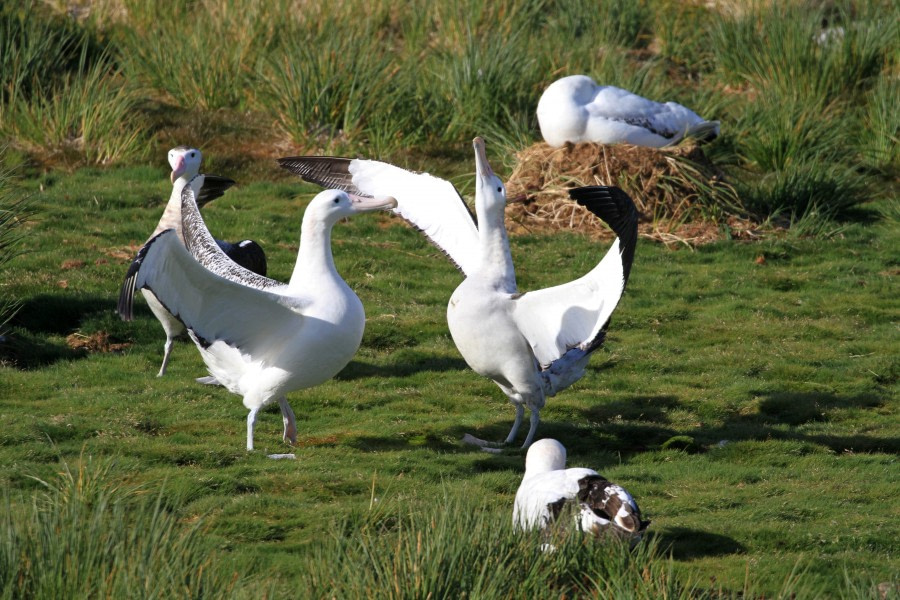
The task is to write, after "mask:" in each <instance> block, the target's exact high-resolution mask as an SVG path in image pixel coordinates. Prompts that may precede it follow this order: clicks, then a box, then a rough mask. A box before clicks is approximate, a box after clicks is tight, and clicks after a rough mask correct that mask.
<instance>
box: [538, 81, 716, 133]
mask: <svg viewBox="0 0 900 600" xmlns="http://www.w3.org/2000/svg"><path fill="white" fill-rule="evenodd" d="M537 118H538V125H539V126H540V128H541V135H543V136H544V141H546V142H547V143H548V144H550V145H551V146H557V147H558V146H562V145H563V144H565V143H566V142H572V143H578V142H596V143H600V144H622V143H626V144H633V145H635V146H649V147H651V148H662V147H663V146H672V145H674V144H677V143H678V142H680V141H681V140H682V139H684V138H685V137H694V138H697V139H700V140H703V141H710V140H712V139H713V138H715V137H716V136H718V135H719V122H718V121H706V120H705V119H703V118H702V117H700V115H698V114H697V113H695V112H694V111H692V110H690V109H689V108H685V107H684V106H682V105H680V104H678V103H675V102H666V103H665V104H662V103H660V102H654V101H653V100H648V99H647V98H644V97H642V96H638V95H637V94H633V93H631V92H629V91H627V90H623V89H622V88H617V87H615V86H611V85H597V84H596V83H594V80H593V79H591V78H590V77H588V76H586V75H570V76H569V77H563V78H562V79H557V80H556V81H554V82H553V83H551V84H550V85H549V86H547V89H546V90H544V93H543V94H542V95H541V99H540V100H539V101H538V106H537Z"/></svg>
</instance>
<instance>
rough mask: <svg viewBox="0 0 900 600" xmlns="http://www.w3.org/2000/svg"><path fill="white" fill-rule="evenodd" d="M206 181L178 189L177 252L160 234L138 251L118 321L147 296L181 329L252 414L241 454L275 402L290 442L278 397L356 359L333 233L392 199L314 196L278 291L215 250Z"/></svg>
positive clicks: (348, 295) (357, 328) (351, 301)
mask: <svg viewBox="0 0 900 600" xmlns="http://www.w3.org/2000/svg"><path fill="white" fill-rule="evenodd" d="M204 178H205V176H204V175H198V176H197V177H195V178H194V179H193V180H192V181H191V182H190V183H189V185H186V186H185V187H184V190H183V191H182V206H181V214H182V219H183V229H182V232H183V234H184V242H185V245H182V244H181V243H180V242H179V240H178V236H177V233H176V232H175V230H173V229H168V230H166V231H164V232H162V233H160V234H159V235H157V236H156V237H154V238H153V239H151V240H150V241H149V242H147V244H145V245H144V247H143V248H141V250H140V252H138V255H137V258H136V259H135V260H134V262H133V263H132V264H131V268H129V270H128V274H127V275H126V277H125V281H124V283H123V284H122V291H121V294H120V296H119V307H118V309H119V314H121V315H122V317H123V318H125V319H126V320H128V319H130V317H131V315H132V309H133V298H134V291H135V289H145V288H146V289H149V290H151V291H152V292H153V293H154V294H155V295H156V297H157V298H158V299H159V301H160V302H161V303H162V304H163V306H165V307H166V309H167V310H168V311H169V312H170V313H171V314H173V315H175V316H176V317H177V318H178V319H179V320H180V321H181V322H182V323H184V325H185V327H186V328H187V330H188V334H189V335H190V336H191V339H193V340H194V343H195V344H196V345H197V348H198V350H199V351H200V355H201V356H202V357H203V361H204V362H205V363H206V366H207V368H208V369H209V372H210V374H212V376H213V377H215V378H216V380H217V381H219V382H220V383H221V384H222V385H223V386H225V388H227V389H228V391H230V392H232V393H234V394H238V395H240V396H242V397H243V402H244V406H245V407H247V409H248V410H249V411H250V413H249V414H248V415H247V450H252V449H253V430H254V428H255V425H256V419H257V413H258V412H259V410H260V409H261V408H262V407H264V406H266V405H267V404H269V403H271V402H273V401H277V402H278V403H279V405H280V407H281V412H282V417H283V421H284V435H283V439H284V440H285V441H286V442H289V443H291V444H294V443H296V440H297V427H296V423H295V418H294V413H293V411H292V410H291V407H290V405H289V404H288V402H287V398H286V394H287V393H289V392H291V391H294V390H298V389H303V388H309V387H313V386H316V385H319V384H320V383H323V382H325V381H327V380H328V379H331V378H332V377H334V375H336V374H337V373H338V372H339V371H340V370H341V369H343V368H344V367H345V366H346V365H347V363H348V362H350V359H351V358H352V357H353V355H354V354H356V350H357V349H358V348H359V344H360V342H361V341H362V336H363V329H364V327H365V312H364V311H363V305H362V302H360V300H359V298H358V297H357V295H356V294H355V293H354V292H353V290H351V289H350V286H348V285H347V283H346V282H345V281H344V280H343V279H342V278H341V276H340V275H339V274H338V272H337V270H336V269H335V266H334V259H333V257H332V254H331V229H332V227H333V226H334V224H335V223H337V222H338V221H339V220H340V219H342V218H344V217H350V216H353V215H355V214H358V213H361V212H367V211H371V210H378V209H388V208H392V207H394V206H396V201H395V200H394V199H393V198H384V197H382V198H360V197H358V196H353V195H350V194H347V193H346V192H343V191H340V190H327V191H324V192H321V193H320V194H318V195H317V196H316V197H315V198H313V199H312V200H311V201H310V203H309V205H308V206H307V207H306V211H305V212H304V214H303V223H302V225H301V229H300V231H301V240H300V249H299V251H298V254H297V262H296V264H295V266H294V272H293V274H292V275H291V279H290V281H289V282H288V283H287V284H283V283H281V282H279V281H275V280H273V279H268V278H266V277H263V276H261V275H258V274H256V273H253V272H252V271H249V270H247V269H245V268H243V267H241V266H239V265H237V264H236V263H235V262H233V261H232V260H231V259H229V258H228V257H227V256H226V255H225V253H224V252H222V250H221V248H219V246H218V245H217V244H216V242H215V240H214V239H213V237H212V235H210V233H209V231H208V230H207V228H206V225H205V223H204V222H203V217H202V216H201V215H200V211H199V210H198V207H197V203H196V199H197V198H198V197H200V196H202V194H203V188H204V187H205V185H204ZM194 257H197V258H196V259H195V258H194ZM198 260H199V261H200V262H198ZM201 262H202V263H203V264H201ZM204 265H206V266H204Z"/></svg>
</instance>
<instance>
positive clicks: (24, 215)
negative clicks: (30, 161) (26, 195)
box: [0, 152, 31, 336]
mask: <svg viewBox="0 0 900 600" xmlns="http://www.w3.org/2000/svg"><path fill="white" fill-rule="evenodd" d="M0 156H2V152H0ZM30 214H31V210H30V209H29V206H28V202H27V200H26V199H23V198H20V197H18V195H17V192H16V188H15V187H14V182H13V177H12V174H11V173H10V172H9V171H7V170H4V169H0V272H2V268H3V266H4V265H5V264H6V263H8V262H9V261H11V260H12V259H13V258H15V257H16V256H17V255H18V254H19V253H20V252H21V244H22V241H23V239H24V236H25V229H23V228H22V225H23V224H24V223H25V221H26V220H27V219H28V217H29V216H30ZM20 304H21V301H20V299H18V298H12V297H9V296H8V295H7V294H6V293H5V291H4V290H3V289H2V288H0V336H2V335H3V334H4V332H5V330H6V327H5V326H6V324H7V323H8V322H9V320H10V319H11V318H12V317H13V315H14V314H15V313H16V310H17V309H18V307H19V306H20Z"/></svg>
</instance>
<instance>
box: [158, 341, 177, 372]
mask: <svg viewBox="0 0 900 600" xmlns="http://www.w3.org/2000/svg"><path fill="white" fill-rule="evenodd" d="M174 342H175V340H174V339H173V338H171V337H169V336H166V345H165V346H163V348H164V350H163V362H162V366H161V367H160V368H159V373H157V374H156V376H157V377H162V376H163V375H165V374H166V367H168V366H169V357H170V356H172V345H173V343H174Z"/></svg>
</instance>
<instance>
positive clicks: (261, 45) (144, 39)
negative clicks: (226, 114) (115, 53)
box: [120, 0, 281, 109]
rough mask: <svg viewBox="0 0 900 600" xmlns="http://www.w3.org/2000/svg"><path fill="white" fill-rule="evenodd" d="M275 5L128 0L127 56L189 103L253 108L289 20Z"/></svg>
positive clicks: (157, 84) (133, 67) (137, 69)
mask: <svg viewBox="0 0 900 600" xmlns="http://www.w3.org/2000/svg"><path fill="white" fill-rule="evenodd" d="M272 8H273V7H272V5H270V4H269V3H264V2H254V1H252V0H206V1H202V2H196V3H193V2H173V3H153V2H139V1H131V2H128V10H129V15H130V17H129V26H128V27H127V28H124V35H123V36H122V39H121V45H122V48H121V52H120V60H121V61H122V63H123V64H124V65H125V66H126V69H127V70H128V72H129V73H130V74H131V75H134V76H136V77H137V78H138V79H140V80H141V81H143V82H144V83H146V84H147V85H149V86H151V87H152V88H154V89H157V90H160V91H161V92H163V93H164V94H165V95H166V96H167V97H168V99H170V100H171V101H172V102H174V103H175V104H176V105H177V106H179V107H181V108H184V109H190V108H201V109H220V108H237V107H245V106H247V105H248V104H249V101H250V99H252V98H253V96H254V94H253V91H252V90H254V89H255V88H256V86H257V67H258V63H259V61H260V60H261V59H262V57H263V56H264V55H265V53H266V50H267V48H268V44H269V41H270V40H271V39H272V38H273V36H275V32H276V29H277V28H278V26H279V23H280V22H281V17H280V16H279V15H278V12H277V10H271V9H272Z"/></svg>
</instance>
